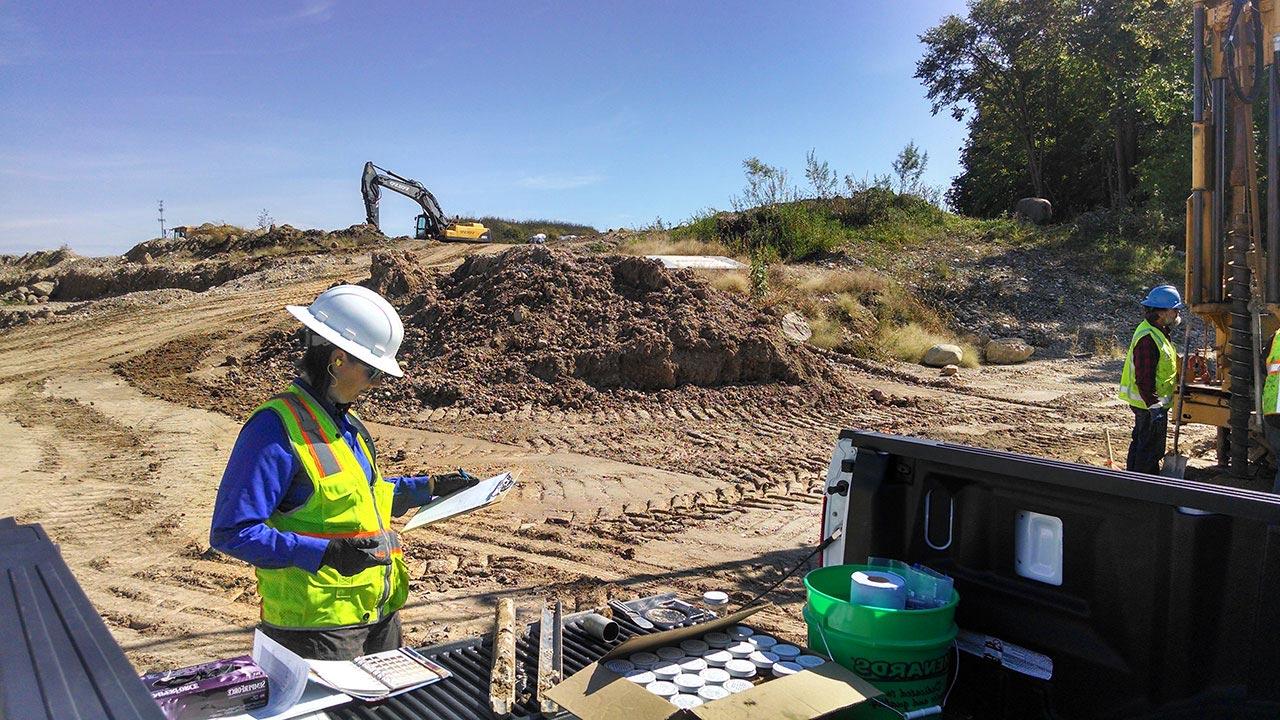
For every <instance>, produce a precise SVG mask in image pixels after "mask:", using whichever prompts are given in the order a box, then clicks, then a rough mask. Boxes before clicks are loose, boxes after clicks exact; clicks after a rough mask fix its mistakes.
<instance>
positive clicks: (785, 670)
mask: <svg viewBox="0 0 1280 720" xmlns="http://www.w3.org/2000/svg"><path fill="white" fill-rule="evenodd" d="M803 669H804V668H802V667H800V665H799V664H798V663H793V662H780V663H774V665H773V676H774V677H782V676H784V675H795V674H796V673H798V672H800V671H801V670H803Z"/></svg>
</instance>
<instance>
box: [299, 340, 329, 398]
mask: <svg viewBox="0 0 1280 720" xmlns="http://www.w3.org/2000/svg"><path fill="white" fill-rule="evenodd" d="M313 337H314V336H313V335H312V334H311V333H310V332H306V333H303V335H302V338H303V339H302V341H303V343H305V344H306V348H307V349H306V352H304V353H303V354H302V359H301V360H299V361H298V365H297V367H298V371H299V372H301V373H302V375H303V377H304V378H305V379H306V381H307V384H308V385H310V386H311V389H312V390H315V391H316V397H317V398H323V397H325V394H326V393H328V392H329V384H330V383H332V382H333V376H331V375H330V374H329V362H330V360H331V358H332V357H333V351H334V350H336V349H337V348H336V347H334V346H333V345H331V344H329V343H327V342H324V341H323V340H320V339H319V338H316V339H315V340H314V341H313V340H312V338H313ZM317 341H318V342H317ZM313 342H317V344H314V345H313V344H312V343H313Z"/></svg>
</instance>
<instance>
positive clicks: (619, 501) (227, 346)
mask: <svg viewBox="0 0 1280 720" xmlns="http://www.w3.org/2000/svg"><path fill="white" fill-rule="evenodd" d="M490 251H493V248H489V247H486V246H468V247H465V248H458V247H455V246H440V247H439V248H438V250H437V251H433V252H435V253H436V254H435V255H434V256H433V257H434V262H438V263H439V264H440V265H441V266H449V265H451V264H455V263H457V262H458V261H459V260H460V259H461V256H462V255H463V254H464V253H474V252H490ZM367 268H368V257H367V255H366V256H359V255H353V256H350V257H347V258H344V259H342V260H341V261H335V262H329V263H317V264H313V265H310V266H308V273H307V276H306V277H304V278H297V277H285V278H284V279H283V280H279V279H278V278H277V279H275V280H271V281H263V282H260V283H257V284H256V285H255V284H254V283H241V284H240V285H237V286H236V287H233V288H224V289H221V290H216V291H210V292H206V293H200V294H186V295H180V296H178V297H174V298H171V299H168V300H167V301H165V302H161V303H158V304H151V305H148V304H128V303H125V304H123V305H120V306H117V307H114V308H111V307H107V308H106V309H104V310H102V311H99V312H90V313H88V314H87V315H86V316H84V317H81V318H78V319H72V320H67V321H62V322H58V323H56V324H50V325H33V326H28V327H24V328H18V329H14V330H9V331H4V334H3V337H4V342H3V343H2V344H0V419H3V420H4V421H5V422H6V423H7V424H8V426H9V427H10V428H11V432H10V433H9V442H7V443H6V455H7V461H6V462H5V463H3V465H2V466H0V482H2V483H3V487H4V488H5V489H6V490H7V492H5V493H4V494H3V495H2V496H0V517H3V516H8V515H15V516H17V517H18V519H19V520H20V521H21V522H39V523H42V524H43V525H44V527H45V528H46V529H47V530H48V532H49V533H50V535H51V536H52V537H53V538H54V539H55V540H56V541H57V542H59V543H60V544H61V547H62V551H63V554H64V555H65V557H66V559H67V561H68V562H69V563H70V565H71V567H72V569H73V571H74V572H75V574H76V576H77V577H78V578H79V579H80V582H81V583H82V584H83V585H84V587H85V589H86V591H87V592H88V594H89V597H90V599H91V600H92V601H93V602H94V604H95V605H96V606H97V608H98V609H99V611H100V612H101V614H102V616H103V617H104V618H105V620H106V621H107V623H108V625H109V626H110V627H111V629H112V631H113V632H114V634H115V636H116V638H117V639H118V640H119V641H120V643H121V644H122V645H123V646H124V647H125V649H126V651H127V653H128V655H129V657H130V659H131V660H132V661H133V662H134V664H135V666H136V667H137V668H138V669H139V670H152V669H157V668H165V667H174V666H179V665H186V664H191V663H194V662H199V661H203V660H206V659H212V658H217V657H227V656H231V655H237V654H241V653H244V652H247V650H248V648H249V645H250V642H251V633H252V628H253V625H254V623H255V621H256V619H257V598H256V595H255V592H254V586H253V575H252V572H251V570H250V568H249V567H248V566H247V565H245V564H244V563H241V562H239V561H237V560H234V559H231V558H228V557H225V556H222V555H220V554H218V553H216V552H211V551H210V550H209V548H208V542H207V536H208V528H209V517H210V513H211V508H212V503H213V499H214V494H215V491H216V488H217V485H218V482H219V479H220V477H221V473H222V469H223V467H224V465H225V462H226V458H227V455H228V453H229V451H230V448H231V446H232V444H233V443H234V441H235V438H236V434H237V432H238V430H239V427H240V424H241V422H242V421H243V418H242V417H240V416H239V413H238V412H237V411H233V410H229V409H228V408H229V407H230V404H229V403H224V402H223V401H222V400H220V399H219V398H220V397H221V395H220V393H221V391H222V390H225V391H227V393H228V394H229V395H233V394H234V391H235V389H236V388H234V387H229V386H228V383H230V382H231V381H229V380H228V379H227V378H228V377H230V376H229V375H228V374H227V373H226V367H225V358H226V357H227V356H229V355H230V356H233V357H234V356H236V355H237V354H238V353H240V352H241V351H242V350H244V349H245V348H247V347H248V346H249V345H250V344H251V339H252V338H253V337H257V336H260V335H261V333H262V332H263V331H264V330H267V329H271V328H276V327H286V326H288V324H289V323H290V322H291V320H290V318H289V317H288V316H287V314H286V313H284V312H283V311H282V306H283V305H285V304H286V303H306V302H307V301H309V300H310V299H311V298H312V297H314V296H315V295H316V294H317V293H318V292H319V291H320V290H322V289H324V288H325V287H327V286H329V285H330V284H331V283H332V282H334V281H336V280H339V279H345V280H357V279H359V277H360V273H361V272H365V273H367ZM277 280H278V281H277ZM157 349H162V352H161V353H160V354H162V355H164V356H166V357H172V358H176V359H175V360H174V362H173V363H168V364H166V363H163V362H159V363H157V362H152V361H153V360H154V359H155V358H156V355H157V353H156V352H155V351H156V350H157ZM148 353H151V354H150V355H148ZM184 353H185V355H184ZM179 356H182V357H179ZM143 358H147V359H148V361H147V362H143V361H142V360H141V359H143ZM239 371H240V372H242V373H252V372H253V368H252V367H240V368H239ZM833 372H834V373H836V374H837V375H838V376H839V378H840V379H841V383H840V386H841V387H847V388H850V390H849V391H848V393H847V394H846V395H839V394H837V395H834V396H831V395H827V396H824V397H821V398H811V397H807V396H806V393H805V391H804V390H803V389H800V388H795V389H791V390H778V391H774V392H771V393H770V394H769V395H768V396H767V397H765V396H762V395H760V394H759V393H756V392H754V391H753V390H751V389H750V388H745V389H739V390H726V391H697V392H695V391H690V392H683V393H675V394H669V395H665V396H663V397H662V398H661V399H658V398H655V399H652V400H644V401H637V402H635V403H632V404H630V405H627V406H624V407H617V408H614V409H608V410H595V411H581V412H570V411H549V410H541V409H535V408H534V407H532V406H526V407H523V408H518V409H515V410H511V411H510V412H505V413H501V414H486V415H468V414H464V413H462V412H459V411H457V410H453V411H448V412H442V411H436V412H423V413H420V414H418V415H416V416H414V417H406V418H381V419H382V420H383V421H384V422H381V423H374V424H373V426H372V432H373V434H374V436H375V438H376V439H377V441H378V443H379V449H380V454H381V455H382V457H384V458H387V459H388V461H389V467H388V468H387V472H388V474H396V473H398V472H417V471H422V470H435V469H441V468H449V467H457V466H462V467H466V468H468V469H470V470H473V471H475V472H478V473H482V472H491V471H493V472H496V471H499V470H504V469H512V470H517V471H519V472H520V473H521V478H522V479H521V483H520V485H519V486H518V491H515V492H513V494H512V496H511V497H509V498H508V499H506V500H505V501H504V502H503V503H501V504H500V505H498V506H495V507H494V508H491V509H489V510H487V511H484V512H481V513H477V514H474V515H471V516H467V517H464V518H457V519H453V520H450V521H446V522H444V523H441V524H439V525H438V526H434V527H431V528H427V529H424V530H422V531H417V532H414V533H412V534H410V535H408V536H406V538H405V542H406V555H407V557H408V558H409V561H410V566H411V573H412V576H413V584H412V588H411V594H410V601H409V605H408V606H407V608H406V611H405V613H404V620H405V626H406V630H407V635H408V639H409V640H410V641H411V642H416V643H421V642H428V641H439V640H444V639H447V638H451V637H458V636H461V635H465V634H469V633H472V632H475V631H478V630H479V629H480V628H482V627H483V626H484V625H485V624H486V622H487V618H488V617H489V616H490V614H491V613H490V611H489V608H490V607H491V606H492V604H493V602H494V601H495V599H496V598H499V597H503V596H511V597H513V598H515V600H516V603H517V607H518V608H520V609H521V610H522V611H523V613H524V614H526V615H527V614H529V613H532V612H534V611H535V610H536V607H537V601H538V600H540V599H543V598H550V597H554V596H559V597H562V598H564V599H566V600H567V604H568V605H569V606H570V607H571V608H573V607H588V606H593V605H598V604H600V603H602V602H603V600H604V599H605V598H606V597H610V596H618V597H630V596H634V595H635V594H640V593H648V592H656V591H660V590H674V591H677V592H681V593H684V594H700V593H701V592H702V591H704V590H708V589H724V590H728V591H730V593H731V595H732V596H733V597H734V599H735V600H739V601H740V600H745V599H746V598H748V597H749V596H750V595H752V594H753V593H754V592H755V591H757V590H759V589H762V588H763V587H765V586H766V585H767V584H769V583H771V582H772V581H773V580H775V579H776V578H777V577H778V576H779V575H780V573H781V572H783V571H784V569H787V568H789V567H790V566H791V565H793V564H794V563H795V562H796V561H797V560H798V559H799V558H801V557H802V556H803V555H804V554H805V548H806V547H809V546H811V545H812V543H813V542H814V541H815V540H816V539H817V535H818V526H817V523H818V515H819V506H820V504H821V494H820V492H819V488H820V487H821V479H822V478H821V473H822V472H823V471H824V470H825V466H826V461H827V458H828V456H829V453H830V451H831V447H832V444H833V442H834V439H835V436H836V433H837V432H838V431H839V430H840V429H841V428H845V427H856V428H865V429H874V430H883V431H889V432H899V433H908V434H916V435H924V436H928V437H934V438H939V439H949V440H956V441H960V442H966V443H970V444H977V445H983V446H987V447H994V448H1003V449H1012V450H1018V451H1023V452H1032V453H1036V454H1042V455H1050V456H1055V457H1059V458H1063V459H1068V460H1083V461H1086V462H1092V463H1095V464H1101V463H1102V461H1103V460H1104V459H1105V445H1104V443H1103V437H1102V428H1103V427H1104V426H1108V427H1110V428H1112V433H1113V436H1114V437H1115V438H1116V441H1117V442H1116V449H1117V452H1118V453H1121V454H1123V452H1124V447H1125V444H1126V443H1125V437H1126V435H1127V433H1128V427H1129V423H1130V419H1129V414H1128V411H1127V409H1126V408H1124V407H1122V406H1121V405H1120V404H1119V403H1118V402H1117V401H1115V400H1114V399H1113V397H1112V396H1113V387H1114V386H1113V383H1114V377H1115V375H1117V374H1118V367H1117V362H1116V361H1114V360H1096V361H1095V360H1089V359H1070V360H1051V361H1036V362H1032V363H1030V364H1027V365H1023V366H1017V367H1008V368H997V367H990V368H983V369H980V370H965V371H962V373H961V375H960V376H959V377H958V378H954V379H950V380H942V379H939V378H937V377H936V375H935V374H934V373H933V372H932V371H926V370H924V369H922V368H911V367H906V366H894V367H886V366H879V365H875V364H871V363H865V362H858V363H854V364H849V363H847V362H834V361H833ZM126 375H127V376H128V377H127V378H126V377H125V376H126ZM211 388H216V389H218V392H214V391H213V390H211ZM219 410H225V411H226V412H220V411H219ZM387 421H390V422H387ZM1200 440H1201V441H1203V438H1201V439H1200ZM776 600H777V601H778V602H779V605H778V606H777V607H776V608H775V609H773V610H770V611H769V612H767V613H766V614H765V616H764V617H763V618H762V619H761V623H762V624H763V625H764V626H766V627H770V628H772V629H773V630H775V631H776V632H780V633H782V634H783V635H788V636H790V637H792V638H793V639H799V633H800V630H801V628H802V624H801V621H800V619H799V607H798V603H799V602H800V601H801V600H802V595H801V589H800V585H799V582H798V581H797V580H794V579H793V580H791V581H789V582H788V583H787V584H785V585H784V586H783V588H782V590H781V591H780V592H779V594H778V595H777V596H776Z"/></svg>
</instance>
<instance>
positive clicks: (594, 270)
mask: <svg viewBox="0 0 1280 720" xmlns="http://www.w3.org/2000/svg"><path fill="white" fill-rule="evenodd" d="M370 284H371V285H372V286H374V288H375V289H377V290H379V291H380V292H383V293H385V294H386V295H387V296H388V297H389V298H390V299H391V300H392V302H393V303H396V304H397V305H399V306H400V307H401V308H402V310H401V315H402V317H403V318H404V320H405V341H404V345H403V346H402V349H401V356H400V357H401V362H402V364H404V365H406V366H407V370H408V372H407V375H408V377H407V378H406V379H405V381H403V382H401V383H396V384H395V385H394V386H393V387H396V388H398V389H400V391H401V392H404V393H407V394H409V395H411V396H412V397H413V398H416V400H417V401H418V404H419V405H422V406H429V407H441V406H449V405H454V404H460V405H464V406H469V407H471V408H473V409H475V410H476V411H479V412H505V411H508V410H511V409H515V408H517V407H520V406H522V405H525V404H535V405H537V404H542V405H551V406H556V407H565V408H577V407H582V406H583V405H584V404H587V403H589V402H590V401H591V400H592V398H593V396H595V395H596V394H597V393H599V392H602V391H609V392H613V393H628V392H631V393H646V392H653V391H658V390H666V389H671V388H675V387H678V386H684V385H694V386H701V387H718V386H724V385H744V384H765V383H788V384H798V383H804V382H807V381H809V380H812V379H814V378H816V377H819V376H820V375H821V374H822V373H823V367H824V364H823V362H822V361H821V360H819V359H817V357H816V355H814V354H812V353H811V352H810V351H808V350H807V349H806V348H803V347H797V346H792V345H789V344H787V342H786V341H785V340H784V339H783V338H782V335H781V332H780V330H779V324H778V320H777V319H776V318H773V317H771V316H769V315H766V314H764V313H761V312H760V311H759V310H757V309H756V308H754V307H753V306H752V305H751V304H750V303H748V302H747V301H745V300H742V299H740V298H737V297H733V296H730V295H727V294H725V293H722V292H720V291H717V290H715V289H713V288H711V287H709V286H707V284H706V283H705V282H703V281H702V280H700V279H698V278H697V277H696V276H695V275H694V274H693V273H691V272H689V271H684V270H678V271H669V270H666V269H664V268H663V266H662V265H661V263H658V262H656V261H653V260H648V259H645V258H640V257H622V256H593V255H581V254H576V253H573V252H571V251H567V250H552V249H549V248H546V247H540V246H528V247H517V248H513V249H511V250H508V251H506V252H504V253H502V254H500V255H476V256H472V257H470V258H468V259H467V260H466V261H464V262H463V263H462V265H460V266H459V267H458V268H457V269H456V270H454V271H453V272H452V273H450V274H448V275H437V276H434V277H432V276H429V275H427V274H426V273H424V272H423V271H422V270H420V269H418V268H416V267H415V266H414V264H413V261H412V258H411V256H408V255H405V254H401V253H377V254H375V256H374V261H373V269H372V277H371V280H370ZM405 399H406V400H407V399H409V398H405Z"/></svg>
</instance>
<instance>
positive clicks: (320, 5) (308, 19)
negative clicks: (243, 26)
mask: <svg viewBox="0 0 1280 720" xmlns="http://www.w3.org/2000/svg"><path fill="white" fill-rule="evenodd" d="M337 4H338V0H306V1H305V2H303V3H301V4H300V5H299V6H298V9H296V10H294V11H293V12H290V13H286V14H284V15H276V16H274V17H266V18H263V19H262V20H261V21H260V23H259V25H260V26H262V27H270V28H281V27H288V26H292V25H313V24H320V23H324V22H328V21H330V20H332V19H333V8H334V6H336V5H337Z"/></svg>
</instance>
